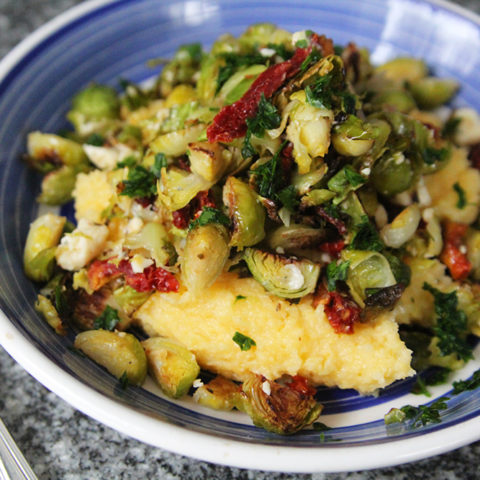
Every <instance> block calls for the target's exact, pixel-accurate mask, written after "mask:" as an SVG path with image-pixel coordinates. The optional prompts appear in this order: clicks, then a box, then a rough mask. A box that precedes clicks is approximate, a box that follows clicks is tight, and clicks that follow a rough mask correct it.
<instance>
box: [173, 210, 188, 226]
mask: <svg viewBox="0 0 480 480" xmlns="http://www.w3.org/2000/svg"><path fill="white" fill-rule="evenodd" d="M172 222H173V224H174V225H175V226H176V227H177V228H181V229H185V228H187V227H188V224H189V223H190V205H185V207H183V208H181V209H180V210H175V211H174V212H172Z"/></svg>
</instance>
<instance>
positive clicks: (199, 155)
mask: <svg viewBox="0 0 480 480" xmlns="http://www.w3.org/2000/svg"><path fill="white" fill-rule="evenodd" d="M223 152H224V148H223V147H222V146H221V145H220V144H219V143H208V142H193V143H190V145H189V146H188V158H189V160H190V168H191V169H192V172H194V173H196V174H197V175H200V176H201V177H202V178H204V179H205V180H207V181H208V182H218V181H219V180H220V178H222V175H223V174H224V173H225V170H226V169H227V166H228V162H227V161H226V158H225V157H224V156H223Z"/></svg>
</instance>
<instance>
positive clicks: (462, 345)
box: [423, 283, 472, 361]
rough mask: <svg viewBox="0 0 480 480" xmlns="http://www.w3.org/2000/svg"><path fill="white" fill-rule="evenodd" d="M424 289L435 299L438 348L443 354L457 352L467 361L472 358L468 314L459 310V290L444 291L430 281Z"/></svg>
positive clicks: (435, 329)
mask: <svg viewBox="0 0 480 480" xmlns="http://www.w3.org/2000/svg"><path fill="white" fill-rule="evenodd" d="M423 289H424V290H427V291H428V292H430V293H431V294H432V295H433V298H434V299H435V314H436V317H437V318H436V325H435V326H434V327H433V331H434V333H435V335H436V336H437V338H438V348H439V349H440V353H441V354H442V355H450V354H455V355H456V356H457V357H458V358H459V359H461V360H464V361H467V360H470V359H471V358H472V347H471V346H470V345H469V344H468V343H467V341H466V339H465V337H466V335H467V333H468V332H467V316H466V315H465V312H463V311H462V310H458V308H457V306H458V298H457V292H455V291H453V292H450V293H443V292H441V291H440V290H437V289H436V288H434V287H432V286H431V285H429V284H428V283H424V284H423Z"/></svg>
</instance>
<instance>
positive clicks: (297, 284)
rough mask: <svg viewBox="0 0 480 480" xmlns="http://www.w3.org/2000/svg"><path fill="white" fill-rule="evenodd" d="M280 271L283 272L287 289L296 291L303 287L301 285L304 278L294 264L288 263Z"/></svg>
mask: <svg viewBox="0 0 480 480" xmlns="http://www.w3.org/2000/svg"><path fill="white" fill-rule="evenodd" d="M282 270H283V272H284V278H285V280H286V282H285V283H286V287H287V288H289V289H292V290H296V289H299V288H301V287H303V284H304V283H305V277H304V276H303V273H302V272H301V270H300V269H299V268H298V267H297V266H296V265H295V264H293V263H289V264H288V265H285V266H284V267H283V268H282ZM283 272H282V273H283Z"/></svg>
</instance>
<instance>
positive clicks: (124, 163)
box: [117, 155, 137, 168]
mask: <svg viewBox="0 0 480 480" xmlns="http://www.w3.org/2000/svg"><path fill="white" fill-rule="evenodd" d="M136 164H137V160H136V159H135V157H134V156H133V155H129V156H128V157H125V158H124V159H123V160H121V161H120V162H118V163H117V168H123V167H133V166H134V165H136Z"/></svg>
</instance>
